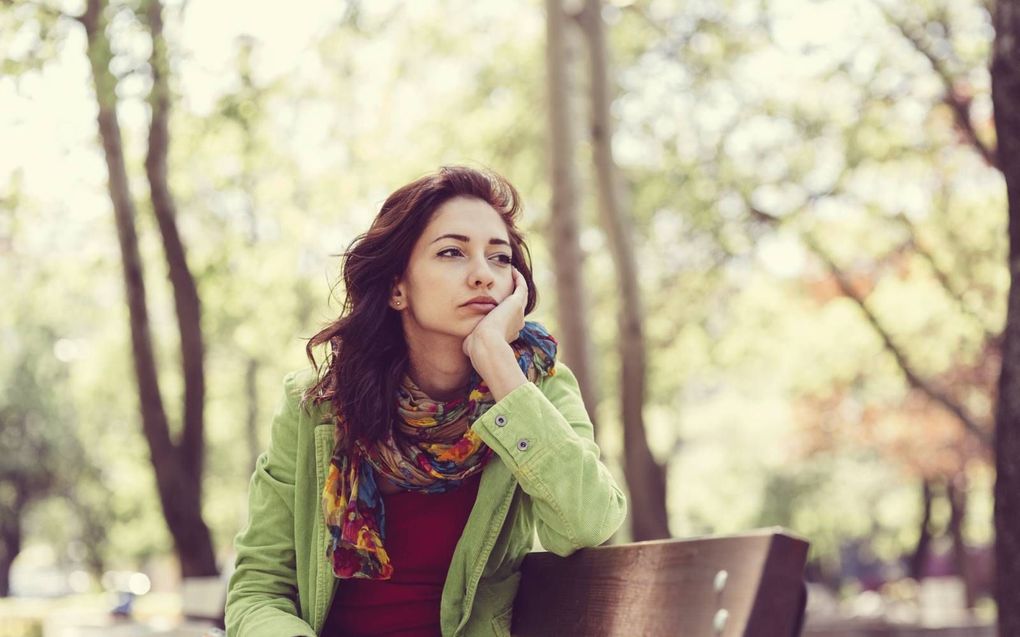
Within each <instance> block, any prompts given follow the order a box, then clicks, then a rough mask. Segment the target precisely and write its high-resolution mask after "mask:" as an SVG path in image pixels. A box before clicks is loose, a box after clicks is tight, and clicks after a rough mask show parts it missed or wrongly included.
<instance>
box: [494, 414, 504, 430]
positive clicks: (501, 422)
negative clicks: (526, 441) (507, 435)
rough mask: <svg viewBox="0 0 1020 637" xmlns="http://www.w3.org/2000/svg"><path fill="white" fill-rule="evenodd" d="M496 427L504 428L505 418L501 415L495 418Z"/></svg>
mask: <svg viewBox="0 0 1020 637" xmlns="http://www.w3.org/2000/svg"><path fill="white" fill-rule="evenodd" d="M496 426H497V427H506V416H504V415H502V414H500V415H498V416H496Z"/></svg>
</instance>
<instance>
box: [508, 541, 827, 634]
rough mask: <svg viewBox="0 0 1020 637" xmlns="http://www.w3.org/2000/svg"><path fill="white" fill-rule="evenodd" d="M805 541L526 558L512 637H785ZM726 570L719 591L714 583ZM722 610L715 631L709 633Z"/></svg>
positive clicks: (639, 546)
mask: <svg viewBox="0 0 1020 637" xmlns="http://www.w3.org/2000/svg"><path fill="white" fill-rule="evenodd" d="M807 549H808V543H807V542H806V541H804V540H802V539H799V538H796V537H793V536H792V535H789V534H787V533H785V532H783V531H782V530H781V529H767V530H763V531H755V532H751V533H747V534H742V535H734V536H718V537H707V538H698V539H689V540H656V541H651V542H636V543H633V544H622V545H615V546H604V547H594V548H589V549H584V550H581V551H578V552H577V553H575V554H574V555H571V556H570V557H567V558H562V557H558V556H556V555H553V554H552V553H532V554H529V555H528V556H527V557H526V558H525V560H524V564H523V566H522V571H523V579H522V580H521V586H520V590H519V591H518V593H517V599H516V601H515V603H514V612H513V628H512V632H513V634H514V635H521V636H523V637H530V636H539V635H555V636H556V637H563V636H568V635H585V636H589V635H590V636H614V635H628V636H629V635H675V636H677V637H717V636H722V637H737V636H753V637H759V636H760V637H791V636H792V635H795V634H796V633H797V632H798V631H799V626H800V621H801V619H802V617H803V606H804V597H803V595H804V585H803V572H804V564H805V561H806V559H807ZM721 571H725V573H726V575H725V585H724V586H723V587H722V589H721V591H718V592H717V591H716V588H715V583H716V581H717V578H721V577H722V576H721V575H719V574H720V572H721ZM720 611H724V612H725V615H726V621H725V623H724V624H723V625H722V630H721V631H717V630H716V626H717V625H718V624H717V622H718V621H719V617H721V615H722V613H720Z"/></svg>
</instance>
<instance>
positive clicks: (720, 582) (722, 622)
mask: <svg viewBox="0 0 1020 637" xmlns="http://www.w3.org/2000/svg"><path fill="white" fill-rule="evenodd" d="M729 576H730V574H729V573H727V572H726V571H719V572H718V573H716V574H715V579H713V580H712V588H714V589H715V592H716V594H718V595H721V594H722V592H723V589H725V588H726V580H727V579H729ZM729 618H730V613H729V611H727V610H726V609H725V608H720V609H719V610H717V611H716V612H715V617H713V618H712V629H713V630H714V631H715V634H717V635H718V634H720V633H722V631H723V629H724V628H726V620H727V619H729Z"/></svg>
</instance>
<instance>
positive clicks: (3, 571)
mask: <svg viewBox="0 0 1020 637" xmlns="http://www.w3.org/2000/svg"><path fill="white" fill-rule="evenodd" d="M11 486H12V487H13V489H14V499H13V502H11V507H10V510H8V511H4V514H5V515H3V516H0V597H7V596H8V595H10V594H11V566H12V565H13V564H14V558H16V557H18V553H20V552H21V516H22V513H23V512H24V509H25V507H26V506H27V505H28V500H29V496H28V495H27V493H26V491H27V489H24V488H22V487H21V486H20V485H18V484H16V483H15V484H13V485H11ZM8 514H9V515H8Z"/></svg>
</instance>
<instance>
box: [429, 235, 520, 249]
mask: <svg viewBox="0 0 1020 637" xmlns="http://www.w3.org/2000/svg"><path fill="white" fill-rule="evenodd" d="M440 239H456V240H457V241H463V242H464V243H470V242H471V238H470V237H468V236H467V235H463V234H444V235H441V236H438V237H436V238H435V239H433V240H432V243H435V242H436V241H439V240H440ZM489 245H502V246H509V245H510V242H509V241H507V240H505V239H497V238H495V237H493V238H492V239H489Z"/></svg>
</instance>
